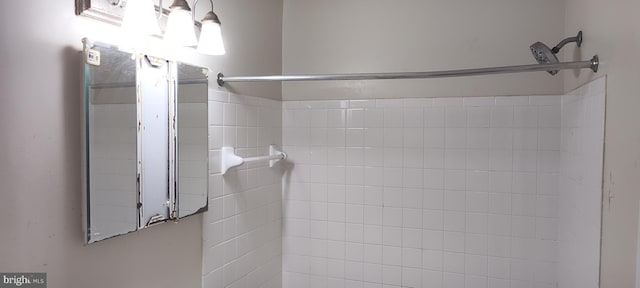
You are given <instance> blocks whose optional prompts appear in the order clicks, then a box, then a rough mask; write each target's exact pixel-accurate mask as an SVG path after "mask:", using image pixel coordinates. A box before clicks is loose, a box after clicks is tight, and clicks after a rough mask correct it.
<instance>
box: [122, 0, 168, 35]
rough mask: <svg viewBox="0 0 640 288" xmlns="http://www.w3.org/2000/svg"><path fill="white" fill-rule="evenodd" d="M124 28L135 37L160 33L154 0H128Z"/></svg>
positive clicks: (123, 21)
mask: <svg viewBox="0 0 640 288" xmlns="http://www.w3.org/2000/svg"><path fill="white" fill-rule="evenodd" d="M122 28H123V30H124V31H126V33H127V34H129V35H132V36H134V37H137V36H147V35H158V34H160V26H159V25H158V19H157V18H156V12H155V8H154V4H153V0H128V1H127V2H126V7H125V10H124V17H123V19H122Z"/></svg>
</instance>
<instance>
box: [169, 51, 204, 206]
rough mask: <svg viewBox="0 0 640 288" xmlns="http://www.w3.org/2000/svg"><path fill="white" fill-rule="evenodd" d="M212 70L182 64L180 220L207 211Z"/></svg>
mask: <svg viewBox="0 0 640 288" xmlns="http://www.w3.org/2000/svg"><path fill="white" fill-rule="evenodd" d="M207 73H208V69H206V68H201V67H196V66H191V65H186V64H184V63H178V93H177V98H178V99H177V100H178V101H177V102H178V159H179V160H178V171H177V172H178V192H179V193H178V217H180V218H182V217H185V216H188V215H192V214H195V213H198V212H201V211H200V210H201V209H203V208H204V207H207V201H208V198H207V189H208V187H209V184H208V180H209V177H208V165H209V163H208V153H209V144H208V143H209V142H208V141H209V127H208V119H209V117H208V109H207V108H208V102H207V101H208V99H207V89H208V83H209V80H208V78H207Z"/></svg>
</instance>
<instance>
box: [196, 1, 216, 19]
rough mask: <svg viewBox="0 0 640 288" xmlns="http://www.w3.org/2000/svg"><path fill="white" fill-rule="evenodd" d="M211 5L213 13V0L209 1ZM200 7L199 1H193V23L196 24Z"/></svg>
mask: <svg viewBox="0 0 640 288" xmlns="http://www.w3.org/2000/svg"><path fill="white" fill-rule="evenodd" d="M209 3H210V4H211V11H213V0H209ZM197 6H198V0H195V1H193V12H192V13H191V18H192V19H193V22H194V23H195V22H196V7H197Z"/></svg>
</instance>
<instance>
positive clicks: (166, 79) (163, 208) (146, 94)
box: [83, 38, 209, 243]
mask: <svg viewBox="0 0 640 288" xmlns="http://www.w3.org/2000/svg"><path fill="white" fill-rule="evenodd" d="M83 43H84V53H83V57H84V131H83V134H84V137H83V138H84V142H85V143H84V144H85V145H84V148H85V149H84V157H83V158H84V167H85V173H84V175H83V176H84V179H85V181H83V182H84V185H85V190H86V193H85V198H86V201H85V209H84V211H85V213H84V214H85V217H84V220H85V225H84V226H85V232H86V242H87V243H93V242H96V241H100V240H104V239H107V238H111V237H114V236H118V235H122V234H126V233H129V232H133V231H136V230H140V229H143V228H146V227H149V226H152V225H155V224H159V223H163V222H166V221H176V220H178V219H180V218H184V217H187V216H190V215H194V214H197V213H201V212H204V211H206V210H207V189H208V183H207V182H208V175H209V171H208V147H209V145H208V103H207V98H208V97H207V91H208V74H209V70H208V69H207V68H203V67H198V66H192V65H188V64H185V63H180V62H177V61H173V60H167V59H163V58H159V57H154V56H151V55H146V54H142V53H135V52H130V51H124V50H121V49H119V48H118V47H117V46H113V45H108V44H104V43H99V42H92V41H90V40H88V39H86V38H85V39H83Z"/></svg>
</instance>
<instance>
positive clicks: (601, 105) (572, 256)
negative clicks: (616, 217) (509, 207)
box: [557, 77, 606, 287]
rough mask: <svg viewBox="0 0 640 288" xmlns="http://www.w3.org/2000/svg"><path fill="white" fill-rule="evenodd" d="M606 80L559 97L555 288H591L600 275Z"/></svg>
mask: <svg viewBox="0 0 640 288" xmlns="http://www.w3.org/2000/svg"><path fill="white" fill-rule="evenodd" d="M605 85H606V78H605V77H602V78H599V79H597V80H594V81H593V82H591V83H589V84H587V85H585V86H583V87H581V88H579V89H577V90H575V91H573V92H571V93H569V94H568V95H565V96H563V97H562V129H561V134H562V137H561V138H562V139H561V142H560V143H561V148H562V151H561V159H562V160H561V163H562V165H561V175H562V177H561V179H560V187H561V189H560V193H559V202H558V205H559V207H560V209H558V213H559V214H558V217H559V222H558V228H559V229H558V240H559V255H558V259H559V267H558V268H559V269H558V272H557V273H558V282H559V287H597V286H598V284H599V283H598V282H599V275H600V266H599V264H600V227H601V221H600V219H601V218H600V217H601V208H602V171H603V167H602V165H603V164H602V163H603V162H602V159H603V145H604V119H605V118H604V111H605Z"/></svg>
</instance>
